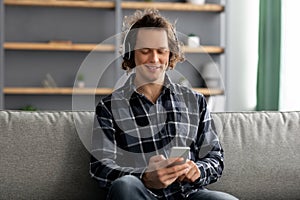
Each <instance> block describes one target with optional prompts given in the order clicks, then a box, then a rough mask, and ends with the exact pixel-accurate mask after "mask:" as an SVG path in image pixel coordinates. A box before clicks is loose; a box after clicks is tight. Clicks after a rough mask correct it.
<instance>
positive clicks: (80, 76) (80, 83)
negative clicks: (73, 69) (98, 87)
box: [77, 74, 85, 88]
mask: <svg viewBox="0 0 300 200" xmlns="http://www.w3.org/2000/svg"><path fill="white" fill-rule="evenodd" d="M77 87H79V88H84V87H85V82H84V75H83V74H78V76H77Z"/></svg>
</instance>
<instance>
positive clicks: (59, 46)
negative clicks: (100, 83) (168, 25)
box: [4, 42, 224, 54]
mask: <svg viewBox="0 0 300 200" xmlns="http://www.w3.org/2000/svg"><path fill="white" fill-rule="evenodd" d="M4 48H5V49H6V50H48V51H93V50H95V51H108V52H112V51H114V50H115V46H114V45H110V44H105V45H104V44H100V45H96V44H72V43H71V44H63V43H32V42H5V43H4ZM183 51H184V52H185V53H211V54H221V53H223V52H224V49H223V48H221V47H217V46H201V47H197V48H191V47H187V46H184V47H183Z"/></svg>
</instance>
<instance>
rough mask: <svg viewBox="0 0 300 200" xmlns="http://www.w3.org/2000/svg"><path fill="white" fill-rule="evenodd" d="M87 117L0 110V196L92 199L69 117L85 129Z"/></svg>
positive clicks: (83, 156) (81, 150)
mask: <svg viewBox="0 0 300 200" xmlns="http://www.w3.org/2000/svg"><path fill="white" fill-rule="evenodd" d="M92 115H93V114H92V113H91V112H80V113H77V114H76V113H75V114H74V115H73V113H72V112H19V111H0V132H1V134H0V144H1V145H0V146H1V153H0V155H1V158H0V180H1V181H0V199H1V200H6V199H70V200H71V199H72V200H73V199H78V200H79V199H80V200H82V199H97V198H96V197H97V195H98V194H97V185H96V183H95V182H94V181H92V180H91V178H90V175H89V154H88V152H87V151H86V149H85V148H84V146H83V145H82V143H81V141H80V139H79V137H78V135H77V131H76V127H75V126H74V116H78V117H79V118H80V119H82V124H86V125H87V127H88V126H89V125H88V124H87V123H90V122H91V120H92ZM98 196H99V195H98ZM98 199H99V198H98Z"/></svg>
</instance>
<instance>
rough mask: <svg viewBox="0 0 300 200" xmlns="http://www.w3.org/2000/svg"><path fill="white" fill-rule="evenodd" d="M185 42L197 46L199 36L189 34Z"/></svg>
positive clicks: (198, 44) (190, 45)
mask: <svg viewBox="0 0 300 200" xmlns="http://www.w3.org/2000/svg"><path fill="white" fill-rule="evenodd" d="M187 43H188V46H189V47H199V46H200V38H199V37H198V36H189V37H188V42H187Z"/></svg>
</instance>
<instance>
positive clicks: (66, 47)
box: [4, 42, 115, 51]
mask: <svg viewBox="0 0 300 200" xmlns="http://www.w3.org/2000/svg"><path fill="white" fill-rule="evenodd" d="M4 48H5V49H7V50H50V51H92V50H95V51H114V50H115V47H114V45H110V44H105V45H104V44H101V45H96V44H72V43H71V44H63V43H33V42H5V43H4Z"/></svg>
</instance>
